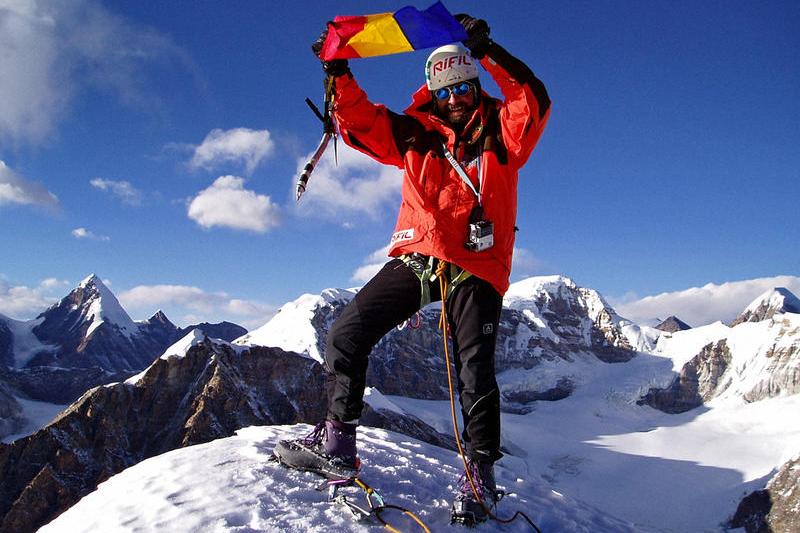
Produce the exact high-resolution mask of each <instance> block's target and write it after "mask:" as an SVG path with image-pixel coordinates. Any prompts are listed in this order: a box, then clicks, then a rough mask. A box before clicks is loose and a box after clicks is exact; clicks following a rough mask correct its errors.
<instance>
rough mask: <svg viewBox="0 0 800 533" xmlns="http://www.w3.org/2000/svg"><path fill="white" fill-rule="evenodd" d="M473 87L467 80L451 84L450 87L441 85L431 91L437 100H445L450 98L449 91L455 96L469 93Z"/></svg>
mask: <svg viewBox="0 0 800 533" xmlns="http://www.w3.org/2000/svg"><path fill="white" fill-rule="evenodd" d="M473 89H474V87H473V85H472V84H471V83H469V82H468V81H462V82H461V83H458V84H456V85H451V86H450V87H442V88H441V89H436V90H435V91H433V96H434V97H435V98H436V99H437V100H447V99H448V98H450V93H451V92H452V93H453V94H454V95H456V96H464V95H467V94H469V93H470V91H472V90H473Z"/></svg>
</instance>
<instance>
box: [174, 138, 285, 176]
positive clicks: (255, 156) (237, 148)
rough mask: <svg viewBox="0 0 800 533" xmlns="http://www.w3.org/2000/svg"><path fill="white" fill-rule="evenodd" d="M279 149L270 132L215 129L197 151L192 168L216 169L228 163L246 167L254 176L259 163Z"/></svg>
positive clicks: (191, 163)
mask: <svg viewBox="0 0 800 533" xmlns="http://www.w3.org/2000/svg"><path fill="white" fill-rule="evenodd" d="M274 148H275V143H274V142H273V141H272V139H271V138H270V133H269V131H267V130H251V129H248V128H235V129H232V130H220V129H215V130H212V131H211V132H210V133H209V134H208V135H206V138H205V139H203V142H202V143H201V144H200V146H197V147H196V148H195V149H194V156H193V157H192V160H191V161H190V163H189V164H190V166H192V167H194V168H205V169H214V168H219V167H220V166H222V165H226V164H237V165H244V167H245V170H246V172H247V174H252V172H253V170H255V168H256V167H257V166H258V164H259V163H260V162H261V161H262V160H263V159H264V158H265V157H267V156H268V155H270V154H271V153H272V152H273V150H274Z"/></svg>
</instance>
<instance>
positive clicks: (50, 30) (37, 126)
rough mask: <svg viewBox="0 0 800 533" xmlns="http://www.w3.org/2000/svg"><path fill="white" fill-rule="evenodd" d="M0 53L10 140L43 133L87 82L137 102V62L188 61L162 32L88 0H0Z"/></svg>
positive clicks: (140, 72)
mask: <svg viewBox="0 0 800 533" xmlns="http://www.w3.org/2000/svg"><path fill="white" fill-rule="evenodd" d="M0 57H2V58H3V66H2V69H3V72H2V76H0V139H2V138H4V137H5V138H8V139H11V140H13V141H17V142H20V141H22V142H39V141H41V140H43V139H44V138H46V137H47V136H48V135H49V134H50V133H51V132H52V131H53V130H54V129H55V127H56V125H57V124H58V122H59V120H60V119H61V118H63V116H65V115H66V114H67V113H68V110H69V108H70V103H71V102H72V101H73V100H74V99H75V97H76V96H77V95H79V94H81V93H82V92H83V91H85V90H87V89H89V88H92V89H99V90H101V91H103V92H111V93H113V94H116V95H117V96H118V97H119V98H120V99H121V100H122V101H124V102H127V103H131V102H144V101H145V100H146V98H145V97H144V95H145V94H148V91H147V89H146V87H147V84H148V83H149V81H148V78H149V77H148V76H147V75H146V73H145V67H148V66H151V65H153V64H156V63H162V64H168V65H170V66H173V68H174V65H172V63H175V62H176V61H177V62H180V63H183V64H184V66H186V65H188V63H189V62H188V60H187V59H186V56H185V54H184V52H182V51H181V50H180V49H178V48H177V47H176V46H175V45H174V44H172V43H171V42H170V40H169V39H168V38H166V37H164V36H162V35H160V34H159V33H157V32H156V31H154V30H151V29H147V28H141V27H136V26H134V25H133V24H131V23H130V22H128V21H127V20H125V19H123V18H122V17H119V16H117V15H114V14H113V13H111V12H109V11H108V10H107V9H106V8H105V7H103V6H102V5H101V4H100V3H99V2H94V1H90V0H71V1H69V2H61V1H59V0H15V1H13V2H7V1H6V2H2V4H0ZM153 94H154V93H153ZM151 104H152V102H151Z"/></svg>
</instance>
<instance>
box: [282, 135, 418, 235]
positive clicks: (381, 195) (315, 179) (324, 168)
mask: <svg viewBox="0 0 800 533" xmlns="http://www.w3.org/2000/svg"><path fill="white" fill-rule="evenodd" d="M338 150H339V164H338V166H337V165H336V163H335V160H334V153H333V145H332V144H331V145H330V146H329V147H328V149H327V151H326V152H325V155H324V156H323V157H322V159H321V160H320V162H319V163H318V164H317V168H316V169H314V172H313V173H312V174H311V178H310V179H309V180H308V188H307V190H306V193H305V195H304V196H303V197H302V199H301V200H300V203H299V204H298V207H297V208H298V210H299V212H300V213H302V214H304V215H321V216H324V217H326V218H330V219H334V220H337V221H340V222H342V223H344V224H349V223H352V221H351V220H346V219H344V218H343V217H347V216H359V215H366V216H368V217H369V218H372V219H377V218H379V217H380V216H381V215H385V214H389V213H390V214H391V217H392V218H394V216H395V215H396V213H397V206H399V205H400V188H401V185H402V181H403V180H402V172H401V171H400V170H399V169H398V168H396V167H392V166H387V165H382V164H380V163H377V162H376V161H373V160H372V159H370V158H369V157H367V156H366V155H364V154H362V153H360V152H357V151H356V150H353V149H352V148H350V147H348V146H347V145H345V144H344V143H342V142H340V143H339V146H338ZM311 155H312V154H309V155H308V156H307V157H306V158H304V159H301V160H299V161H298V164H297V174H296V175H295V176H294V177H293V180H292V197H294V187H295V186H296V184H297V178H298V177H299V176H300V173H301V172H302V171H303V167H305V165H306V163H307V162H308V158H310V157H311Z"/></svg>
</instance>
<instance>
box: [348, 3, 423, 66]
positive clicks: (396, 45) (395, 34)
mask: <svg viewBox="0 0 800 533" xmlns="http://www.w3.org/2000/svg"><path fill="white" fill-rule="evenodd" d="M347 44H348V45H350V46H352V47H353V49H354V50H355V51H356V52H358V55H360V56H361V57H370V56H380V55H386V54H398V53H400V52H412V51H413V50H414V48H413V47H412V46H411V43H410V42H408V39H406V36H405V35H404V34H403V31H402V30H401V29H400V26H398V25H397V21H396V20H395V19H394V17H393V16H392V13H380V14H377V15H367V22H366V24H365V25H364V29H363V30H361V31H360V32H358V33H357V34H355V35H354V36H353V37H351V38H350V40H349V41H348V42H347Z"/></svg>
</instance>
